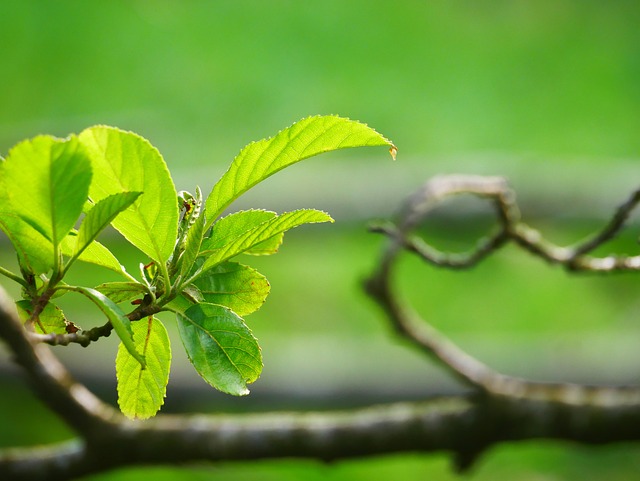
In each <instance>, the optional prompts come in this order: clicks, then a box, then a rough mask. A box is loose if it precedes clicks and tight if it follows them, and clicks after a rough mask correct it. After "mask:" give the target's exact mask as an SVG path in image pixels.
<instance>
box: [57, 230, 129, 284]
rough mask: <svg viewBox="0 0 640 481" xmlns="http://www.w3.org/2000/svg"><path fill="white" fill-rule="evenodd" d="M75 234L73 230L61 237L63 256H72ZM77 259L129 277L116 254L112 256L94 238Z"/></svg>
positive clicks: (75, 240)
mask: <svg viewBox="0 0 640 481" xmlns="http://www.w3.org/2000/svg"><path fill="white" fill-rule="evenodd" d="M77 235H78V234H77V233H76V232H75V231H71V233H69V235H68V236H67V237H65V238H64V239H63V241H62V244H60V250H61V251H62V254H63V255H64V256H66V257H72V256H73V254H74V252H75V249H76V245H77V239H76V238H77ZM78 260H79V261H82V262H87V263H89V264H94V265H97V266H100V267H105V268H107V269H109V270H112V271H113V272H117V273H118V274H121V275H123V276H124V277H126V278H127V279H129V278H130V276H129V274H127V273H126V271H125V269H124V267H123V266H122V265H121V264H120V261H119V260H118V259H117V258H116V256H114V255H113V254H112V253H111V251H110V250H109V249H107V248H106V247H105V246H104V245H102V244H101V243H100V242H98V241H95V240H94V241H93V242H92V243H91V244H89V245H88V246H87V248H86V249H84V250H83V251H82V252H81V253H80V255H79V256H78Z"/></svg>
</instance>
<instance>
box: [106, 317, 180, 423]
mask: <svg viewBox="0 0 640 481" xmlns="http://www.w3.org/2000/svg"><path fill="white" fill-rule="evenodd" d="M132 329H133V339H134V341H135V343H136V345H138V346H141V347H142V355H143V356H144V358H145V359H146V361H147V362H146V367H145V368H144V369H142V367H141V366H140V363H139V362H138V361H137V360H136V359H135V358H134V357H133V356H132V355H131V353H130V352H129V351H128V350H127V348H126V346H125V345H124V344H123V343H120V346H119V347H118V355H117V356H116V377H117V379H118V405H119V406H120V410H121V411H122V413H123V414H124V415H125V416H127V417H129V418H131V419H134V418H138V419H147V418H150V417H152V416H154V415H155V414H156V413H157V412H158V410H159V409H160V407H161V406H162V404H164V397H165V394H166V391H167V383H168V382H169V369H170V367H171V346H170V344H169V336H168V334H167V330H166V329H165V327H164V325H163V324H162V323H161V322H160V321H159V320H158V319H156V318H154V317H150V318H148V319H146V320H145V319H141V320H140V321H137V322H134V323H132Z"/></svg>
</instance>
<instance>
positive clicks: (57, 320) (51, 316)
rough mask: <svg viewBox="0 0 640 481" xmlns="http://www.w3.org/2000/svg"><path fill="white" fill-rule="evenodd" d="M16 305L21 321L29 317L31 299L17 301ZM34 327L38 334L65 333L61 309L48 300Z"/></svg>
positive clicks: (65, 327) (64, 322)
mask: <svg viewBox="0 0 640 481" xmlns="http://www.w3.org/2000/svg"><path fill="white" fill-rule="evenodd" d="M16 307H17V308H18V314H19V315H20V318H21V319H22V320H23V321H26V320H27V319H29V317H31V314H32V313H33V306H32V305H31V301H27V300H25V299H23V300H21V301H18V302H16ZM34 328H35V331H36V332H37V333H38V334H51V333H53V334H66V333H67V324H66V318H65V317H64V313H63V312H62V309H60V308H59V307H58V306H56V305H54V304H52V303H50V302H48V303H47V304H46V305H45V306H44V309H42V312H41V313H40V315H39V316H38V322H36V323H35V325H34Z"/></svg>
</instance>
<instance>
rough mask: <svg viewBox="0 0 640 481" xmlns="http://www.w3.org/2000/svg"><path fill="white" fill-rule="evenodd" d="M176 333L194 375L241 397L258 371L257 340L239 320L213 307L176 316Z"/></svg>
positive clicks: (259, 363)
mask: <svg viewBox="0 0 640 481" xmlns="http://www.w3.org/2000/svg"><path fill="white" fill-rule="evenodd" d="M177 318H178V330H179V332H180V337H181V338H182V342H183V344H184V347H185V349H186V351H187V355H188V356H189V360H190V361H191V363H192V364H193V366H194V367H195V369H196V371H198V374H200V376H202V378H203V379H204V380H205V381H207V382H208V383H209V384H211V385H212V386H213V387H215V388H216V389H218V390H220V391H222V392H226V393H228V394H233V395H236V396H241V395H245V394H249V389H247V384H248V383H252V382H254V381H255V380H256V379H258V377H259V376H260V373H261V372H262V354H261V352H260V347H259V346H258V341H257V340H256V338H255V337H253V334H251V331H250V330H249V328H248V327H247V326H246V325H245V323H244V321H243V320H242V318H240V317H239V316H238V315H237V314H235V313H234V312H232V311H231V310H230V309H228V308H226V307H223V306H218V305H214V304H206V303H203V304H196V305H194V306H192V307H190V308H188V309H187V310H186V311H184V312H182V313H178V315H177Z"/></svg>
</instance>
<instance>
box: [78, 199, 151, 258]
mask: <svg viewBox="0 0 640 481" xmlns="http://www.w3.org/2000/svg"><path fill="white" fill-rule="evenodd" d="M141 194H142V192H120V193H118V194H113V195H110V196H109V197H105V198H104V199H102V200H101V201H99V202H98V203H97V204H96V205H95V206H93V208H92V209H91V210H90V211H89V213H88V214H87V215H86V217H85V218H84V220H83V221H82V224H81V225H80V229H79V230H78V237H77V241H76V248H75V252H74V254H73V258H74V259H75V258H76V257H77V256H79V255H80V254H81V253H82V252H83V251H84V250H85V249H86V248H87V247H88V246H89V244H91V243H92V242H93V241H94V240H95V238H96V237H98V234H99V233H100V232H102V231H103V230H104V229H105V228H106V227H107V226H108V225H109V224H110V223H111V221H112V220H113V219H115V217H116V216H117V215H118V214H119V213H120V212H122V211H123V210H124V209H126V208H127V207H129V206H130V205H131V204H133V202H134V201H135V200H136V199H137V198H138V197H140V195H141Z"/></svg>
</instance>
